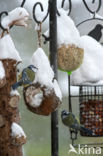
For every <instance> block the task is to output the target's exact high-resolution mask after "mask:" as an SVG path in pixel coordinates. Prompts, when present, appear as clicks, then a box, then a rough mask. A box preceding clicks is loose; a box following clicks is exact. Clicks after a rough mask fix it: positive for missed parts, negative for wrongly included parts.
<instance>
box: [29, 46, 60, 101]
mask: <svg viewBox="0 0 103 156" xmlns="http://www.w3.org/2000/svg"><path fill="white" fill-rule="evenodd" d="M31 63H32V64H33V65H34V66H35V67H37V68H38V70H37V72H36V73H35V79H34V83H40V84H41V86H46V87H47V89H46V94H49V93H50V91H51V90H52V89H54V91H55V94H56V96H57V97H58V98H59V99H60V100H61V99H62V94H61V90H60V88H59V85H58V82H57V81H56V80H54V82H53V79H54V72H53V70H52V68H51V66H50V62H49V60H48V58H47V56H46V55H45V52H44V51H43V49H42V48H38V49H37V50H36V51H35V52H34V54H33V56H32V59H31Z"/></svg>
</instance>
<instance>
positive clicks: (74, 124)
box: [61, 110, 93, 135]
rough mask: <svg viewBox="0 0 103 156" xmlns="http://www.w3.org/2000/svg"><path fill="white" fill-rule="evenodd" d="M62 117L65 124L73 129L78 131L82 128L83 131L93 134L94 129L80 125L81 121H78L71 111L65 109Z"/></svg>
mask: <svg viewBox="0 0 103 156" xmlns="http://www.w3.org/2000/svg"><path fill="white" fill-rule="evenodd" d="M61 119H62V122H63V124H64V125H65V126H67V127H69V128H71V129H75V130H77V131H80V130H81V131H83V132H85V133H87V134H88V135H92V134H93V131H92V130H90V129H88V128H85V127H83V126H82V125H80V124H79V122H78V121H77V119H76V117H75V115H74V114H72V113H71V112H67V111H66V110H63V111H62V112H61Z"/></svg>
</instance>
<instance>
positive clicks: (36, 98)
mask: <svg viewBox="0 0 103 156" xmlns="http://www.w3.org/2000/svg"><path fill="white" fill-rule="evenodd" d="M42 101H43V92H40V93H38V94H36V95H35V96H34V97H33V98H32V101H31V103H30V105H31V106H33V107H36V108H37V107H39V106H40V105H41V103H42Z"/></svg>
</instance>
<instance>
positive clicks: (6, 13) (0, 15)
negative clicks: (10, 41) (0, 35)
mask: <svg viewBox="0 0 103 156" xmlns="http://www.w3.org/2000/svg"><path fill="white" fill-rule="evenodd" d="M3 14H5V15H6V16H8V12H7V11H3V12H1V13H0V28H1V29H2V30H3V31H7V29H5V28H4V27H3V26H2V24H1V18H2V15H3Z"/></svg>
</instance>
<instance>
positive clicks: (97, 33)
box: [88, 24, 103, 41]
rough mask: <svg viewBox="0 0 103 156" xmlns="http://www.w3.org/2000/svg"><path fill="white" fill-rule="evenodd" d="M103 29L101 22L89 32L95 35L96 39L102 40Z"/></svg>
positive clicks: (92, 35) (90, 34)
mask: <svg viewBox="0 0 103 156" xmlns="http://www.w3.org/2000/svg"><path fill="white" fill-rule="evenodd" d="M102 29H103V26H102V25H100V24H97V25H96V27H95V28H94V29H93V30H92V31H90V32H89V33H88V35H89V36H91V37H93V38H94V39H95V40H97V41H100V39H101V37H102V32H101V30H102Z"/></svg>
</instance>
